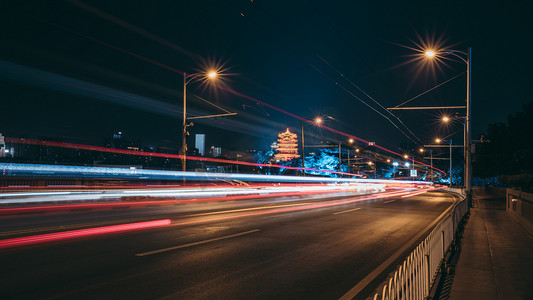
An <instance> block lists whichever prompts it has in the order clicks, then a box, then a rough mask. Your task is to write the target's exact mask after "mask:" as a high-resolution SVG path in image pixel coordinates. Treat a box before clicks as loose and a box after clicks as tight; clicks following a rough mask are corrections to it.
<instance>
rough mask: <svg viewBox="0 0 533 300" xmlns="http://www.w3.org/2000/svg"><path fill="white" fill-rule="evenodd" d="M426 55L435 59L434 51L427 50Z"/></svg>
mask: <svg viewBox="0 0 533 300" xmlns="http://www.w3.org/2000/svg"><path fill="white" fill-rule="evenodd" d="M425 54H426V56H427V57H434V56H435V51H433V50H427V51H426V52H425Z"/></svg>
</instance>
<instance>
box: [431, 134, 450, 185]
mask: <svg viewBox="0 0 533 300" xmlns="http://www.w3.org/2000/svg"><path fill="white" fill-rule="evenodd" d="M443 141H444V140H441V139H439V138H437V139H435V142H436V143H437V144H440V142H443ZM449 142H450V188H451V187H452V144H453V142H452V140H451V139H450V140H449Z"/></svg>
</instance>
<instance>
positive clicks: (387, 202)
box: [383, 200, 396, 204]
mask: <svg viewBox="0 0 533 300" xmlns="http://www.w3.org/2000/svg"><path fill="white" fill-rule="evenodd" d="M394 201H396V200H389V201H385V202H383V203H384V204H387V203H391V202H394Z"/></svg>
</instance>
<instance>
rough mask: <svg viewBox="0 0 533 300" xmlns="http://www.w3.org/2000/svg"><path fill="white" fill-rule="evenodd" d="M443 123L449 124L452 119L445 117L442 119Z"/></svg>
mask: <svg viewBox="0 0 533 300" xmlns="http://www.w3.org/2000/svg"><path fill="white" fill-rule="evenodd" d="M442 121H443V122H449V121H450V118H449V117H447V116H444V117H442Z"/></svg>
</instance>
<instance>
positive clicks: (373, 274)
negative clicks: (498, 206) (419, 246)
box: [339, 195, 455, 300]
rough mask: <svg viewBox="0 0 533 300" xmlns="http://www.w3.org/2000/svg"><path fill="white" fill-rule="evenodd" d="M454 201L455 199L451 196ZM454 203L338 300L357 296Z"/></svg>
mask: <svg viewBox="0 0 533 300" xmlns="http://www.w3.org/2000/svg"><path fill="white" fill-rule="evenodd" d="M451 196H452V197H453V199H454V200H455V197H454V196H453V195H451ZM454 205H455V202H454V203H452V204H451V205H450V206H449V207H448V208H447V209H446V210H445V211H444V212H443V213H442V214H441V215H440V216H439V217H438V218H436V219H435V220H434V221H433V222H431V224H429V225H428V226H426V227H425V228H424V229H422V231H420V232H419V233H418V234H417V235H416V236H415V237H413V238H412V239H411V240H409V242H407V243H405V244H404V246H403V247H402V248H400V249H398V251H396V252H395V253H394V254H393V255H391V256H390V257H389V258H388V259H387V260H386V261H384V262H383V263H382V264H381V265H379V266H378V267H377V268H376V269H375V270H374V271H372V272H371V273H370V274H368V275H367V276H366V277H365V278H363V280H361V281H359V283H358V284H356V285H355V286H354V287H353V288H351V289H350V290H349V291H348V292H346V294H344V295H342V297H340V298H339V300H351V299H353V298H354V297H355V296H356V295H357V294H359V293H360V292H361V291H362V290H363V289H364V288H365V287H366V286H367V285H368V284H370V282H372V281H373V280H374V279H376V277H378V276H379V274H381V273H383V271H385V269H386V268H387V267H389V266H390V265H391V264H392V263H393V262H394V261H395V260H397V259H398V258H399V257H400V255H402V253H403V252H405V251H406V250H407V249H408V248H409V247H410V246H411V245H412V244H414V243H415V242H416V241H417V240H418V239H419V238H421V237H422V236H423V235H424V234H425V233H427V232H428V231H429V230H430V229H431V228H433V227H434V226H435V225H436V224H437V223H438V222H440V221H441V220H442V219H443V218H444V217H445V216H446V215H447V214H448V213H449V212H450V210H452V208H453V206H454ZM415 248H416V246H415Z"/></svg>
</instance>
